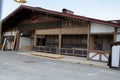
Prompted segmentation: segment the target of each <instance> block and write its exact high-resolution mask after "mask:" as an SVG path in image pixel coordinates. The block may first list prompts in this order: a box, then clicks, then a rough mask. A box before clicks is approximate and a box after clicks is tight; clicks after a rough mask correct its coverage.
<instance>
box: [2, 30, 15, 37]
mask: <svg viewBox="0 0 120 80" xmlns="http://www.w3.org/2000/svg"><path fill="white" fill-rule="evenodd" d="M15 34H16V33H15V31H12V32H10V31H9V32H5V33H4V36H15Z"/></svg>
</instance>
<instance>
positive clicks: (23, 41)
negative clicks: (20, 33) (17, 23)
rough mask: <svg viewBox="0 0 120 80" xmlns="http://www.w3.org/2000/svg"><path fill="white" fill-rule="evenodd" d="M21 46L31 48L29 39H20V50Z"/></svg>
mask: <svg viewBox="0 0 120 80" xmlns="http://www.w3.org/2000/svg"><path fill="white" fill-rule="evenodd" d="M23 46H32V44H31V39H30V38H29V37H20V42H19V49H20V50H21V49H22V47H23Z"/></svg>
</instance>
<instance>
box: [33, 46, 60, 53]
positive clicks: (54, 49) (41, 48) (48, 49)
mask: <svg viewBox="0 0 120 80" xmlns="http://www.w3.org/2000/svg"><path fill="white" fill-rule="evenodd" d="M34 50H35V51H39V52H47V53H57V51H58V48H57V47H47V46H36V47H34Z"/></svg>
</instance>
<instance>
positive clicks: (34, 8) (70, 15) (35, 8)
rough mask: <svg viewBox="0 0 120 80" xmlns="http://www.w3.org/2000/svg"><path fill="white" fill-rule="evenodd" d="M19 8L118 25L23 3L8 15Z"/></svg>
mask: <svg viewBox="0 0 120 80" xmlns="http://www.w3.org/2000/svg"><path fill="white" fill-rule="evenodd" d="M21 8H23V9H24V8H25V9H32V10H37V11H41V12H45V13H50V14H54V15H60V16H63V17H70V18H75V19H82V20H86V21H90V22H94V23H100V24H104V25H109V26H114V27H120V25H119V24H116V23H112V22H108V21H104V20H99V19H94V18H88V17H84V16H78V15H74V14H65V13H62V12H57V11H52V10H47V9H43V8H40V7H31V6H25V5H21V6H20V7H19V8H17V9H16V10H15V11H13V13H11V14H10V15H12V14H14V13H15V12H16V11H18V10H19V9H21ZM10 15H9V16H10ZM9 16H8V17H6V18H5V19H4V20H6V19H8V18H9ZM4 20H3V21H4Z"/></svg>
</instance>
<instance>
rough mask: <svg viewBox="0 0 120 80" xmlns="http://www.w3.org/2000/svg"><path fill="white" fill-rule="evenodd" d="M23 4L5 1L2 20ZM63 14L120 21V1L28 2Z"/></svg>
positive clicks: (28, 0) (48, 0) (66, 0)
mask: <svg viewBox="0 0 120 80" xmlns="http://www.w3.org/2000/svg"><path fill="white" fill-rule="evenodd" d="M20 5H21V4H18V3H16V2H14V0H3V5H2V19H3V18H5V17H6V16H7V15H8V14H10V13H11V12H12V11H14V10H15V9H16V8H17V7H19V6H20ZM23 5H28V6H33V7H42V8H45V9H49V10H55V11H59V12H61V11H62V9H63V8H66V9H69V10H72V11H74V14H76V15H80V16H86V17H90V18H96V19H101V20H118V19H120V10H119V9H120V0H27V3H26V4H23Z"/></svg>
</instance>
